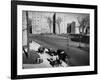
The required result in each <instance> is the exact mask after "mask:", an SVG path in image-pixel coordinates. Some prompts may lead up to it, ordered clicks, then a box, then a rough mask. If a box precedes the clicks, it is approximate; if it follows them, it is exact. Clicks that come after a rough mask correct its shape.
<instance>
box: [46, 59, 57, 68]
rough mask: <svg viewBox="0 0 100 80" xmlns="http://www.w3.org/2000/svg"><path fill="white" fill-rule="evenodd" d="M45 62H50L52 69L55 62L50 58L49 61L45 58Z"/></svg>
mask: <svg viewBox="0 0 100 80" xmlns="http://www.w3.org/2000/svg"><path fill="white" fill-rule="evenodd" d="M47 60H48V61H49V62H50V65H51V66H52V67H54V65H55V62H54V61H53V59H52V58H50V59H48V58H47Z"/></svg>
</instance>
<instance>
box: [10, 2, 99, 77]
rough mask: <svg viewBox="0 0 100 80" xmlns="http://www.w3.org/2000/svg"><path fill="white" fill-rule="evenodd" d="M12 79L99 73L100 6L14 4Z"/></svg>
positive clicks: (43, 3) (39, 3)
mask: <svg viewBox="0 0 100 80" xmlns="http://www.w3.org/2000/svg"><path fill="white" fill-rule="evenodd" d="M11 31H12V33H11V34H12V53H11V61H12V62H11V72H12V74H11V76H12V78H18V79H19V78H20V79H21V78H39V77H57V76H71V75H88V74H97V60H96V59H97V42H96V39H97V35H96V34H97V33H96V32H97V6H93V5H78V4H61V3H46V2H30V1H29V2H27V1H15V2H14V1H12V28H11Z"/></svg>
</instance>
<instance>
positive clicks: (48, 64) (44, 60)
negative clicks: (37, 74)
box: [23, 42, 68, 69]
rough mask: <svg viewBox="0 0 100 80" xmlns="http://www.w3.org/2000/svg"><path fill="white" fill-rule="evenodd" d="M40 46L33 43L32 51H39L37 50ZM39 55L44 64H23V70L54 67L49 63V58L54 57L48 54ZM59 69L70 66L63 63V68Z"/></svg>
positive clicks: (31, 45)
mask: <svg viewBox="0 0 100 80" xmlns="http://www.w3.org/2000/svg"><path fill="white" fill-rule="evenodd" d="M39 46H40V45H39V44H38V43H36V42H32V44H30V49H31V50H32V49H33V50H37V48H38V47H39ZM38 55H39V56H40V58H41V59H42V60H43V62H42V63H40V64H23V68H27V69H28V68H48V67H49V68H50V67H52V66H51V65H50V63H49V61H48V60H47V58H49V59H50V58H52V56H50V55H49V54H47V53H43V54H40V53H38ZM59 67H68V65H67V64H66V63H65V62H63V61H62V66H59Z"/></svg>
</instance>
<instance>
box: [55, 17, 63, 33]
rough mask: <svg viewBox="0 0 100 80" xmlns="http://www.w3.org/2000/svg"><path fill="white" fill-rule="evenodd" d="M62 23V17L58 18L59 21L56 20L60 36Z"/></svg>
mask: <svg viewBox="0 0 100 80" xmlns="http://www.w3.org/2000/svg"><path fill="white" fill-rule="evenodd" d="M61 22H62V19H61V17H58V18H57V20H56V23H57V24H58V28H59V34H60V24H61Z"/></svg>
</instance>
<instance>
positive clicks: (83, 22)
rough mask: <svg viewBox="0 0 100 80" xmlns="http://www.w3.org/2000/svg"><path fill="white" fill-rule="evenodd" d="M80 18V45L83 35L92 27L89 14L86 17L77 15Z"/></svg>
mask: <svg viewBox="0 0 100 80" xmlns="http://www.w3.org/2000/svg"><path fill="white" fill-rule="evenodd" d="M77 19H78V22H79V33H80V36H79V37H80V38H79V40H80V42H79V47H80V44H81V35H85V34H87V30H88V32H89V28H90V19H89V15H88V16H86V17H84V18H81V17H77Z"/></svg>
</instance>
